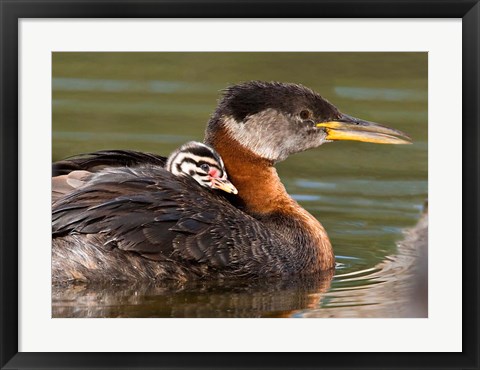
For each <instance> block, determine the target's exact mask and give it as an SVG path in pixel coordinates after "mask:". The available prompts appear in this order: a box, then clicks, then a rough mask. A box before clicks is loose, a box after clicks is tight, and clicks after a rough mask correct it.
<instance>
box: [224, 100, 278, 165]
mask: <svg viewBox="0 0 480 370" xmlns="http://www.w3.org/2000/svg"><path fill="white" fill-rule="evenodd" d="M249 119H250V120H258V121H259V122H262V124H259V125H256V124H252V123H249V122H248V120H249ZM285 121H286V117H285V116H284V115H283V114H281V113H280V112H278V111H276V110H274V109H266V110H264V111H262V112H259V113H257V114H254V115H252V116H250V117H247V118H246V122H245V123H240V122H238V121H236V120H235V119H234V118H232V117H227V118H225V120H224V123H225V127H226V128H227V130H228V132H229V133H230V135H232V137H233V138H234V139H235V140H236V141H238V142H239V143H240V144H241V145H242V146H244V147H246V148H248V149H250V150H251V151H252V152H253V153H255V154H256V155H258V156H259V157H262V158H265V159H269V160H272V161H277V160H280V159H284V158H283V157H284V156H285V155H284V153H282V147H283V146H282V145H280V144H281V143H280V142H278V138H277V137H275V135H273V133H274V132H275V130H276V129H277V127H279V126H281V125H282V122H285Z"/></svg>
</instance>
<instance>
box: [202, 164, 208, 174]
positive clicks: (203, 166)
mask: <svg viewBox="0 0 480 370" xmlns="http://www.w3.org/2000/svg"><path fill="white" fill-rule="evenodd" d="M200 169H201V170H202V171H205V172H207V173H208V171H209V170H210V166H209V165H208V164H205V163H204V164H202V165H201V166H200Z"/></svg>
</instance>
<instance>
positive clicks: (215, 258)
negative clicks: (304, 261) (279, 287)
mask: <svg viewBox="0 0 480 370" xmlns="http://www.w3.org/2000/svg"><path fill="white" fill-rule="evenodd" d="M111 176H113V177H114V178H115V180H116V181H113V182H112V181H110V180H109V179H110V177H111ZM120 179H121V181H119V180H120ZM70 233H79V234H101V235H103V236H104V237H105V246H106V247H116V248H119V249H120V250H125V251H133V252H137V253H139V254H141V255H143V256H145V257H146V258H149V259H154V260H160V261H162V260H163V261H166V260H170V261H175V263H180V264H182V263H183V264H185V265H188V264H189V263H196V264H201V265H204V266H206V267H207V269H214V270H218V269H221V270H222V271H226V273H228V271H231V272H234V273H235V274H236V275H237V276H238V275H239V274H242V273H243V274H249V273H252V272H256V273H259V274H261V275H264V274H265V275H266V274H276V273H280V272H282V273H284V272H285V271H284V270H285V269H287V268H293V267H292V266H289V264H288V262H287V261H291V260H293V259H292V258H289V254H290V253H291V251H290V249H289V248H288V247H285V246H284V247H283V248H276V246H278V245H281V244H284V245H285V244H286V243H285V240H284V239H283V238H282V236H280V235H278V234H277V233H276V232H275V231H272V230H269V229H268V228H267V227H266V226H265V225H264V224H262V223H261V222H259V221H258V220H256V219H254V218H252V217H251V216H249V215H247V214H245V213H243V212H242V211H241V210H239V209H237V208H235V207H234V206H232V205H231V204H230V203H229V202H228V201H226V200H225V199H224V198H222V197H221V196H218V195H217V194H214V193H213V192H211V191H209V190H207V189H204V188H202V187H201V186H199V185H198V184H197V183H196V182H195V181H194V180H193V179H191V178H179V177H175V176H173V175H172V174H171V173H169V172H168V171H166V170H164V169H163V168H158V167H153V166H152V167H151V168H146V169H145V170H136V169H135V168H131V169H126V168H123V169H122V168H118V169H111V170H108V171H106V172H105V171H104V172H100V173H98V174H96V175H95V176H93V177H92V179H91V180H90V181H89V183H87V184H86V185H85V186H83V187H81V188H79V189H76V190H75V191H74V192H72V193H70V194H68V195H67V196H65V197H64V198H61V199H59V200H58V201H56V202H55V203H54V204H53V237H54V238H61V237H62V236H64V235H68V234H70Z"/></svg>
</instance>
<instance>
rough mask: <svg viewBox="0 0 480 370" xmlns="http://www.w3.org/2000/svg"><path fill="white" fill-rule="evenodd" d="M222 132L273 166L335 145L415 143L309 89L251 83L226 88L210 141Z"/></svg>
mask: <svg viewBox="0 0 480 370" xmlns="http://www.w3.org/2000/svg"><path fill="white" fill-rule="evenodd" d="M220 131H222V132H223V133H224V134H226V135H228V136H229V137H230V138H232V139H234V140H235V141H236V142H237V143H238V144H240V145H242V146H243V147H245V148H247V149H248V150H250V151H251V152H253V153H254V154H255V155H257V156H259V157H261V158H264V159H267V160H270V161H273V162H277V161H281V160H283V159H285V158H287V157H288V156H289V155H290V154H293V153H298V152H302V151H304V150H307V149H310V148H315V147H318V146H320V145H322V144H323V143H325V142H329V141H335V140H355V141H364V142H372V143H383V144H408V143H410V141H409V138H408V136H407V135H405V134H404V133H403V132H401V131H398V130H395V129H391V128H388V127H385V126H382V125H379V124H376V123H373V122H368V121H364V120H361V119H357V118H354V117H351V116H348V115H346V114H343V113H341V112H340V111H339V110H338V109H337V108H336V107H335V106H334V105H333V104H331V103H329V102H328V101H327V100H326V99H324V98H322V97H321V96H320V95H319V94H317V93H316V92H314V91H313V90H310V89H309V88H307V87H304V86H302V85H297V84H289V83H279V82H260V81H251V82H246V83H242V84H239V85H235V86H231V87H229V88H227V89H226V90H225V91H224V95H223V98H222V99H221V100H220V102H219V104H218V107H217V109H216V111H215V113H214V114H213V116H212V118H211V119H210V122H209V124H208V126H207V130H206V135H205V142H206V143H207V144H209V145H212V146H215V140H217V139H216V135H217V134H218V132H220Z"/></svg>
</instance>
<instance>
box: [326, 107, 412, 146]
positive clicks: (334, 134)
mask: <svg viewBox="0 0 480 370" xmlns="http://www.w3.org/2000/svg"><path fill="white" fill-rule="evenodd" d="M317 127H323V128H324V129H325V132H326V133H327V136H326V139H327V140H354V141H363V142H366V143H376V144H411V143H412V141H411V139H410V137H408V135H407V134H405V133H403V132H402V131H400V130H395V129H393V128H390V127H386V126H382V125H379V124H378V123H374V122H368V121H364V120H361V119H358V118H355V117H350V116H347V115H346V114H344V115H342V117H341V118H340V119H338V120H335V121H328V122H319V123H317Z"/></svg>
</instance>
